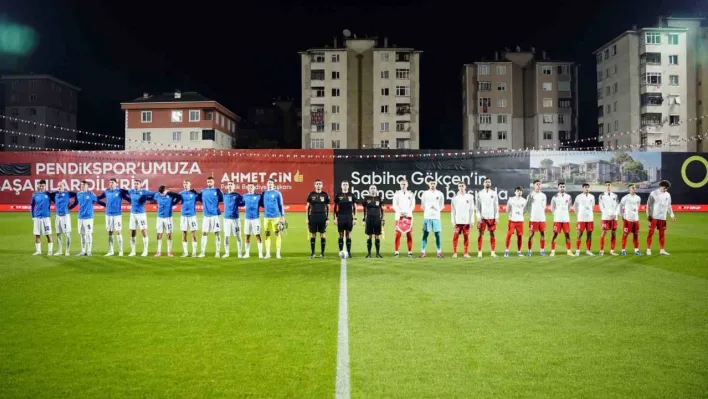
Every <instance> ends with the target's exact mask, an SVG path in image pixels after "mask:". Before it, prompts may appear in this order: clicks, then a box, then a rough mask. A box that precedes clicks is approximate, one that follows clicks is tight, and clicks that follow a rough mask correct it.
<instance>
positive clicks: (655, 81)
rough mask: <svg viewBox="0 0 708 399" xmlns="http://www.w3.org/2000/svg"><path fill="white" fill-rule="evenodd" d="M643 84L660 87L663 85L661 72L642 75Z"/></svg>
mask: <svg viewBox="0 0 708 399" xmlns="http://www.w3.org/2000/svg"><path fill="white" fill-rule="evenodd" d="M642 75H644V76H642V84H643V85H660V84H661V72H647V73H646V74H642Z"/></svg>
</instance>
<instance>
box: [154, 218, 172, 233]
mask: <svg viewBox="0 0 708 399" xmlns="http://www.w3.org/2000/svg"><path fill="white" fill-rule="evenodd" d="M155 231H156V232H157V234H162V233H167V234H172V218H157V226H156V227H155Z"/></svg>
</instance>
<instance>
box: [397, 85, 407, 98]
mask: <svg viewBox="0 0 708 399" xmlns="http://www.w3.org/2000/svg"><path fill="white" fill-rule="evenodd" d="M409 90H410V89H409V87H408V86H396V96H397V97H408V96H409V95H410V92H409Z"/></svg>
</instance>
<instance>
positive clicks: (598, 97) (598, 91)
mask: <svg viewBox="0 0 708 399" xmlns="http://www.w3.org/2000/svg"><path fill="white" fill-rule="evenodd" d="M597 99H598V100H602V89H597Z"/></svg>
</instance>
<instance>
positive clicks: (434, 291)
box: [0, 213, 708, 398]
mask: <svg viewBox="0 0 708 399" xmlns="http://www.w3.org/2000/svg"><path fill="white" fill-rule="evenodd" d="M677 216H678V221H677V222H676V223H671V222H669V230H668V235H667V250H668V251H669V252H671V254H672V255H671V256H670V257H660V256H658V255H654V256H651V257H649V256H640V257H635V256H631V255H629V256H627V257H609V256H604V257H599V256H598V257H594V258H590V257H587V256H581V257H579V258H569V257H566V256H565V255H564V252H565V251H560V256H556V257H555V258H550V257H540V256H538V255H537V252H536V254H535V256H533V257H531V258H526V257H524V258H518V257H516V256H514V257H511V258H508V259H505V258H498V259H492V258H490V257H489V256H486V255H487V254H488V252H485V257H484V258H483V259H481V260H480V259H477V258H473V259H462V258H460V259H451V258H450V257H449V254H450V248H451V228H450V226H449V224H446V223H444V226H443V230H444V231H443V238H444V244H443V245H444V251H445V253H446V255H448V256H447V257H446V258H445V259H436V258H434V257H428V258H426V259H408V258H405V257H404V258H400V259H393V257H392V256H391V255H392V251H393V223H391V222H392V221H390V220H389V223H388V224H387V225H386V238H385V240H384V242H383V244H382V247H383V251H382V252H383V253H384V255H385V256H386V257H385V258H384V259H364V256H363V255H364V248H365V239H364V234H363V231H362V228H361V226H360V225H357V226H356V227H355V231H354V247H355V249H354V251H353V252H354V258H353V259H351V260H349V261H348V262H347V264H346V267H347V274H346V277H347V283H348V296H347V298H348V320H349V324H348V337H349V360H350V376H351V378H350V381H351V397H353V398H433V397H435V398H481V397H500V398H509V397H558V398H570V397H588V398H589V397H594V398H624V397H637V398H650V397H656V398H666V397H671V398H684V397H685V398H696V397H706V396H708V262H707V261H706V259H708V227H707V226H708V215H703V214H685V213H684V214H678V215H677ZM72 217H74V218H75V215H72ZM154 217H155V215H154V214H153V215H150V218H151V219H150V226H151V227H152V226H154ZM177 217H178V215H176V218H175V220H177ZM446 217H447V215H443V219H444V221H447V219H446ZM124 218H125V217H124ZM303 219H304V217H303V215H302V214H291V215H290V218H289V224H290V228H289V231H288V234H287V236H285V237H284V239H283V259H280V260H277V259H268V260H265V259H263V260H259V259H253V258H251V259H248V260H243V259H236V258H235V257H233V256H232V257H231V258H229V259H215V258H214V257H213V248H214V239H213V237H211V238H210V242H209V249H210V253H211V254H210V255H209V256H208V257H207V258H204V259H194V258H184V259H182V258H179V257H175V258H166V257H162V258H154V257H149V258H140V257H138V258H128V257H122V258H119V257H112V258H106V257H103V256H101V255H103V254H104V253H105V250H106V248H107V239H106V233H105V231H104V230H103V215H102V214H99V215H97V217H96V234H95V235H94V256H93V257H91V258H85V257H81V258H80V257H76V256H72V257H64V256H61V257H46V256H41V257H33V256H31V253H32V252H33V250H34V247H33V239H32V235H31V233H32V230H31V229H32V226H31V222H30V218H29V215H27V214H0V226H2V228H0V259H2V260H1V261H0V397H1V398H43V397H48V398H49V397H51V398H55V397H66V398H99V397H101V398H103V397H115V398H132V397H140V398H147V397H150V398H152V397H157V398H204V397H215V398H221V397H224V398H226V397H249V398H261V397H264V398H265V397H267V398H285V397H297V398H330V397H334V396H335V380H336V374H337V348H338V312H339V300H340V298H339V297H340V267H341V265H340V263H341V262H340V261H339V259H338V258H337V248H336V246H337V237H336V233H335V232H334V229H331V230H332V232H331V233H330V235H329V239H328V241H329V243H328V255H329V258H327V259H312V260H311V259H308V255H309V242H308V241H307V239H306V232H305V226H304V224H303V223H302V220H303ZM125 221H127V218H125ZM75 223H76V220H75V219H74V230H75V231H76V225H75ZM598 224H599V223H597V221H596V226H598ZM501 226H503V227H502V228H501V229H500V231H499V232H498V235H499V240H498V246H499V247H500V248H501V249H502V250H503V236H504V235H505V233H506V221H505V220H502V221H501ZM642 229H644V231H643V232H642V238H641V243H642V244H641V249H642V252H644V250H645V244H644V243H645V238H644V237H645V233H646V223H645V222H643V223H642ZM152 230H154V229H152V228H151V231H152ZM124 236H125V237H126V240H125V246H126V248H127V247H128V240H127V234H126V233H125V232H124ZM414 236H415V241H414V252H415V253H417V252H418V250H419V249H420V236H421V234H420V231H418V230H417V229H416V231H415V233H414ZM560 240H561V242H564V240H563V239H562V238H561V239H560ZM486 241H487V240H485V242H486ZM598 241H599V240H598V232H596V237H595V244H594V248H593V250H594V251H595V252H596V253H597V250H598ZM318 245H319V243H318ZM475 245H476V239H474V240H473V244H472V248H475V249H476V246H475ZM654 245H655V246H654V253H655V254H657V253H658V236H655V244H654ZM547 246H548V244H547ZM150 247H151V253H152V252H154V250H155V238H154V234H153V233H152V232H151V242H150ZM630 247H631V244H630ZM141 248H142V245H141V243H140V242H138V251H140V250H141ZM559 248H564V246H563V244H561V245H560V246H559ZM43 249H44V251H45V252H46V245H45V244H43ZM252 250H253V249H252ZM428 250H429V252H431V250H433V251H432V253H434V241H432V242H430V243H429V248H428ZM175 251H176V254H177V255H180V254H181V245H180V244H179V241H178V240H176V242H175ZM78 252H79V239H78V235H77V234H76V233H74V235H73V253H74V254H76V253H78ZM497 252H498V253H501V252H502V251H500V250H499V248H498V249H497ZM126 253H127V251H126ZM232 255H233V250H232Z"/></svg>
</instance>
